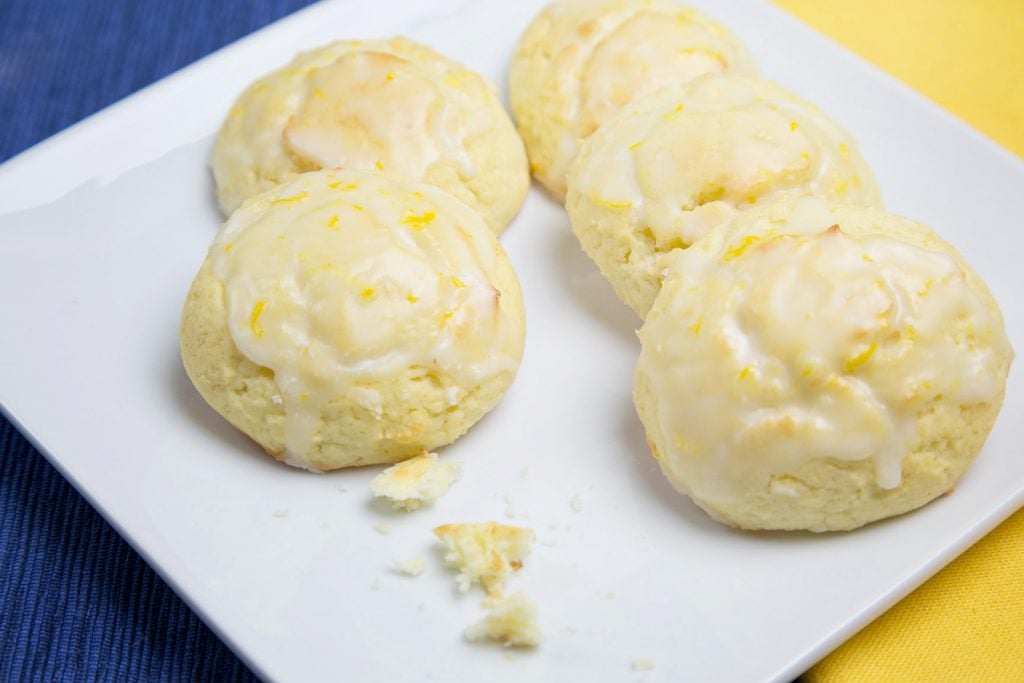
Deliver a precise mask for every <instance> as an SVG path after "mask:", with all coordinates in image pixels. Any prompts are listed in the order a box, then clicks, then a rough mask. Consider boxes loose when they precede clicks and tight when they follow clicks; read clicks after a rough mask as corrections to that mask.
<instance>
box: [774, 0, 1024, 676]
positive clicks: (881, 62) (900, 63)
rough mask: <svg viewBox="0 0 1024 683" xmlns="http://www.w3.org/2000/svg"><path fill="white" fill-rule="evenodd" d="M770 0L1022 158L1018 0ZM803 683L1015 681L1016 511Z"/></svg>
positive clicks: (1021, 515)
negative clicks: (854, 682)
mask: <svg viewBox="0 0 1024 683" xmlns="http://www.w3.org/2000/svg"><path fill="white" fill-rule="evenodd" d="M776 2H777V3H778V4H779V5H781V6H782V7H783V8H784V9H787V10H789V11H790V12H792V13H793V14H795V15H796V16H798V17H800V18H801V19H803V20H804V21H806V22H807V23H809V24H811V25H812V26H814V27H816V28H817V29H819V30H821V31H822V32H824V33H826V34H828V35H830V36H832V37H833V38H834V39H836V40H837V41H839V42H840V43H843V44H844V45H846V46H847V47H849V48H850V49H852V50H853V51H854V52H857V53H858V54H860V55H861V56H863V57H865V58H866V59H868V60H869V61H871V62H873V63H875V64H876V65H878V66H879V67H881V68H882V69H885V70H886V71H888V72H889V73H891V74H893V75H894V76H896V77H897V78H900V79H901V80H903V81H905V82H906V83H908V84H909V85H911V86H912V87H914V88H916V89H917V90H919V91H920V92H922V93H924V94H925V95H927V96H928V97H930V98H932V99H933V100H935V101H936V102H938V103H939V104H941V105H942V106H944V107H946V108H947V109H949V110H950V111H952V112H953V113H954V114H956V115H958V116H959V117H960V118H962V119H964V120H965V121H967V122H968V123H970V124H971V125H973V126H974V127H976V128H978V129H979V130H981V131H982V132H984V133H986V134H987V135H989V136H990V137H992V138H993V139H995V140H996V141H997V142H999V143H1001V144H1002V145H1003V146H1005V147H1007V148H1009V149H1010V150H1013V151H1014V152H1016V153H1017V154H1019V155H1022V156H1024V0H776ZM1004 303H1005V302H1004ZM1007 417H1008V416H1006V415H1004V416H1003V419H1006V418H1007ZM803 680H804V681H807V682H808V683H847V682H853V681H871V682H875V681H915V682H916V681H956V682H957V683H965V682H970V681H979V682H981V681H985V682H986V683H988V682H990V681H1024V510H1022V511H1020V512H1018V513H1017V514H1016V515H1014V516H1013V517H1011V518H1010V519H1009V520H1007V521H1006V522H1004V523H1003V524H1002V526H1000V527H998V528H997V529H996V530H995V531H993V532H992V533H991V534H989V535H988V536H986V537H985V538H984V539H982V540H981V541H979V542H978V543H977V544H976V545H975V546H974V547H972V548H971V549H970V550H968V551H967V552H966V553H964V554H963V555H962V556H961V557H959V558H958V559H957V560H955V561H954V562H953V563H952V564H950V565H949V566H948V567H947V568H946V569H944V570H943V571H942V572H940V573H939V574H937V575H936V576H935V577H933V578H932V579H931V580H930V581H928V582H927V583H926V584H924V585H923V586H922V587H921V588H919V589H917V590H916V591H915V592H914V593H912V594H911V595H909V596H908V597H907V598H905V599H904V600H903V601H902V602H900V603H899V604H897V605H896V606H895V607H893V608H892V609H891V610H889V611H888V612H886V613H885V614H884V615H882V616H881V617H880V618H879V619H878V620H876V621H875V622H874V623H872V624H870V625H869V626H867V627H866V628H865V629H864V630H863V631H861V632H860V633H858V634H857V635H855V636H854V637H853V638H851V639H850V640H849V641H847V642H846V644H844V645H842V646H841V647H840V648H839V649H838V650H836V651H835V652H834V653H833V654H831V655H829V656H828V657H826V658H825V659H824V660H823V661H822V662H821V663H819V664H818V665H817V666H815V667H814V668H813V669H811V670H810V671H809V672H808V673H807V674H806V675H805V676H804V678H803Z"/></svg>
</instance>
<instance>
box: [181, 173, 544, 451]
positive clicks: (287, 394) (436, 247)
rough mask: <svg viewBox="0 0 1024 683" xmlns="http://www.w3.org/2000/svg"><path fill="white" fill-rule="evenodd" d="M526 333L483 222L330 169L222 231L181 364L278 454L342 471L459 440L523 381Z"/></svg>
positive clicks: (502, 260) (514, 288)
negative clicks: (517, 378) (518, 377)
mask: <svg viewBox="0 0 1024 683" xmlns="http://www.w3.org/2000/svg"><path fill="white" fill-rule="evenodd" d="M524 330H525V327H524V318H523V304H522V296H521V294H520V290H519V283H518V280H517V279H516V275H515V272H514V271H513V269H512V264H511V263H510V262H509V260H508V257H507V256H506V255H505V252H504V251H503V250H502V248H501V245H499V244H498V242H497V240H496V239H495V237H494V235H493V234H492V233H491V231H490V230H489V229H488V228H487V226H486V224H485V223H484V222H483V219H482V218H480V216H479V215H478V214H477V213H476V212H475V211H473V210H472V209H470V208H468V207H467V206H466V205H464V204H462V203H461V202H459V201H458V200H456V199H454V198H452V197H450V196H449V195H447V194H445V193H444V192H442V191H441V190H438V189H437V188H434V187H432V186H430V185H426V184H425V183H419V182H413V181H408V180H397V179H392V178H387V177H385V176H382V175H378V174H370V173H363V172H359V171H315V172H311V173H306V174H303V175H300V176H298V177H296V178H294V179H293V180H292V181H290V182H288V183H285V184H284V185H280V186H277V187H275V188H274V189H272V190H270V191H268V192H265V193H263V194H260V195H257V196H256V197H255V198H253V199H251V200H249V201H248V202H246V203H245V204H243V205H242V207H241V208H240V209H238V210H237V211H236V212H235V213H234V214H232V216H231V218H230V219H229V220H228V221H227V222H226V223H225V224H224V226H223V227H222V228H221V230H220V232H219V233H218V234H217V237H216V238H215V239H214V242H213V244H212V246H211V247H210V251H209V254H208V256H207V258H206V261H205V262H204V263H203V265H202V268H201V269H200V270H199V274H198V275H197V276H196V278H195V281H194V282H193V283H192V289H191V291H190V292H189V294H188V298H187V300H186V302H185V308H184V313H183V316H182V323H181V353H182V358H183V360H184V364H185V369H186V371H187V372H188V375H189V377H190V378H191V379H192V382H193V384H195V386H196V388H197V389H198V390H199V393H200V394H202V396H203V398H204V399H206V401H207V403H209V404H210V405H211V406H212V407H213V408H214V409H215V410H216V411H217V412H218V413H220V414H221V415H223V416H224V417H225V418H226V419H227V420H228V421H229V422H231V423H232V424H233V425H235V426H236V427H238V428H239V429H240V430H242V431H243V432H245V433H246V434H248V435H249V436H250V437H252V438H253V439H254V440H255V441H257V442H258V443H259V444H260V445H261V446H263V448H265V449H266V450H267V451H268V452H269V453H270V454H271V455H273V456H274V457H275V458H277V459H279V460H283V461H285V462H287V463H288V464H291V465H297V466H299V467H305V468H308V469H311V470H330V469H336V468H339V467H348V466H352V465H365V464H371V463H384V462H396V461H399V460H403V459H406V458H410V457H412V456H414V455H416V454H418V453H421V452H422V451H423V450H431V449H433V448H436V447H438V446H441V445H443V444H447V443H450V442H452V441H454V440H455V439H456V438H457V437H458V436H460V435H461V434H462V433H463V432H465V431H466V430H467V429H468V428H469V427H470V426H471V425H473V423H475V422H476V421H477V420H479V419H480V417H482V416H483V415H484V413H486V412H487V411H488V410H490V409H491V408H493V407H494V406H495V404H497V402H498V401H499V399H500V398H501V397H502V395H503V394H504V393H505V390H506V389H508V387H509V385H510V384H511V383H512V380H513V378H514V377H515V375H516V371H517V369H518V367H519V362H520V359H521V358H522V351H523V341H524V334H525V332H524Z"/></svg>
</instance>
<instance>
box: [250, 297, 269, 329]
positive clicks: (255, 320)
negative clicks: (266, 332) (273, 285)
mask: <svg viewBox="0 0 1024 683" xmlns="http://www.w3.org/2000/svg"><path fill="white" fill-rule="evenodd" d="M266 305H267V302H266V301H264V300H263V299H260V300H259V301H257V302H256V305H255V306H253V307H252V313H250V314H249V329H250V330H252V335H253V336H254V337H256V338H257V339H259V338H260V337H262V336H263V327H262V326H260V316H261V315H263V307H264V306H266Z"/></svg>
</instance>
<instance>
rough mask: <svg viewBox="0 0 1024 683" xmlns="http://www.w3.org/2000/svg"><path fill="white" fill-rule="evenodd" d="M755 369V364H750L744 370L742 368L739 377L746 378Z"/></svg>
mask: <svg viewBox="0 0 1024 683" xmlns="http://www.w3.org/2000/svg"><path fill="white" fill-rule="evenodd" d="M753 370H754V366H752V365H748V366H747V367H745V368H743V369H742V370H740V375H739V379H744V378H746V377H749V376H750V373H751V372H753Z"/></svg>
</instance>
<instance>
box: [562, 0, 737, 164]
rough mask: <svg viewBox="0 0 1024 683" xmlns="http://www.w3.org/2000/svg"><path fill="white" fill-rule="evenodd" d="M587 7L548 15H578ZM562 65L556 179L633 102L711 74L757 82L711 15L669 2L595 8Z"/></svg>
mask: <svg viewBox="0 0 1024 683" xmlns="http://www.w3.org/2000/svg"><path fill="white" fill-rule="evenodd" d="M585 5H587V3H585V2H563V3H557V4H555V5H552V6H551V7H550V8H549V10H548V11H550V12H553V13H555V14H559V13H565V14H570V15H572V14H579V13H580V10H581V6H585ZM570 26H571V27H572V29H573V30H572V31H571V32H570V33H567V35H565V36H562V37H561V40H560V43H561V50H560V52H559V55H558V57H557V68H558V72H559V78H560V80H559V87H560V88H562V89H563V91H564V95H563V99H562V101H563V110H562V112H561V113H560V115H561V118H562V119H563V120H564V121H567V122H569V126H568V127H567V129H566V131H565V132H564V133H563V139H562V142H561V145H560V149H559V154H558V158H557V160H556V162H555V164H554V165H553V167H552V169H551V176H552V177H553V178H563V177H564V176H565V172H566V170H567V169H568V166H569V163H570V162H571V161H572V159H573V157H575V155H576V151H577V149H578V140H579V139H580V138H585V137H587V136H588V135H590V134H591V133H593V132H594V131H595V130H596V129H597V128H598V127H600V126H601V125H602V124H603V123H604V122H605V121H607V120H608V119H610V118H611V117H612V116H614V115H615V114H616V113H617V112H618V111H619V110H620V109H621V108H622V107H624V106H625V105H626V104H628V103H629V102H631V101H633V100H634V99H636V98H638V97H640V96H642V95H645V94H647V93H651V92H654V91H656V90H658V89H660V88H661V87H663V86H665V85H667V84H670V83H679V82H683V81H688V80H690V79H693V78H696V77H698V76H701V75H704V74H708V73H720V72H723V71H735V72H738V73H745V74H749V75H754V74H755V73H756V68H755V67H754V65H753V60H752V59H751V58H750V56H749V55H748V53H747V52H746V49H745V48H744V47H743V46H742V45H741V44H740V43H739V42H738V41H737V40H736V39H735V38H734V37H733V36H732V35H731V34H729V32H728V31H726V30H725V29H724V28H723V27H722V26H721V25H719V24H718V23H716V22H714V21H713V20H712V19H710V18H709V17H707V16H706V15H704V14H702V13H700V12H698V11H696V10H693V9H690V8H688V7H685V6H683V5H681V4H679V3H676V2H671V1H667V0H653V1H652V0H646V1H643V2H625V3H623V2H605V3H603V4H602V3H594V4H593V5H592V6H591V7H590V8H587V9H586V10H585V11H584V13H583V14H582V15H581V16H579V17H578V18H577V19H576V21H574V22H573V23H572V24H570Z"/></svg>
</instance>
